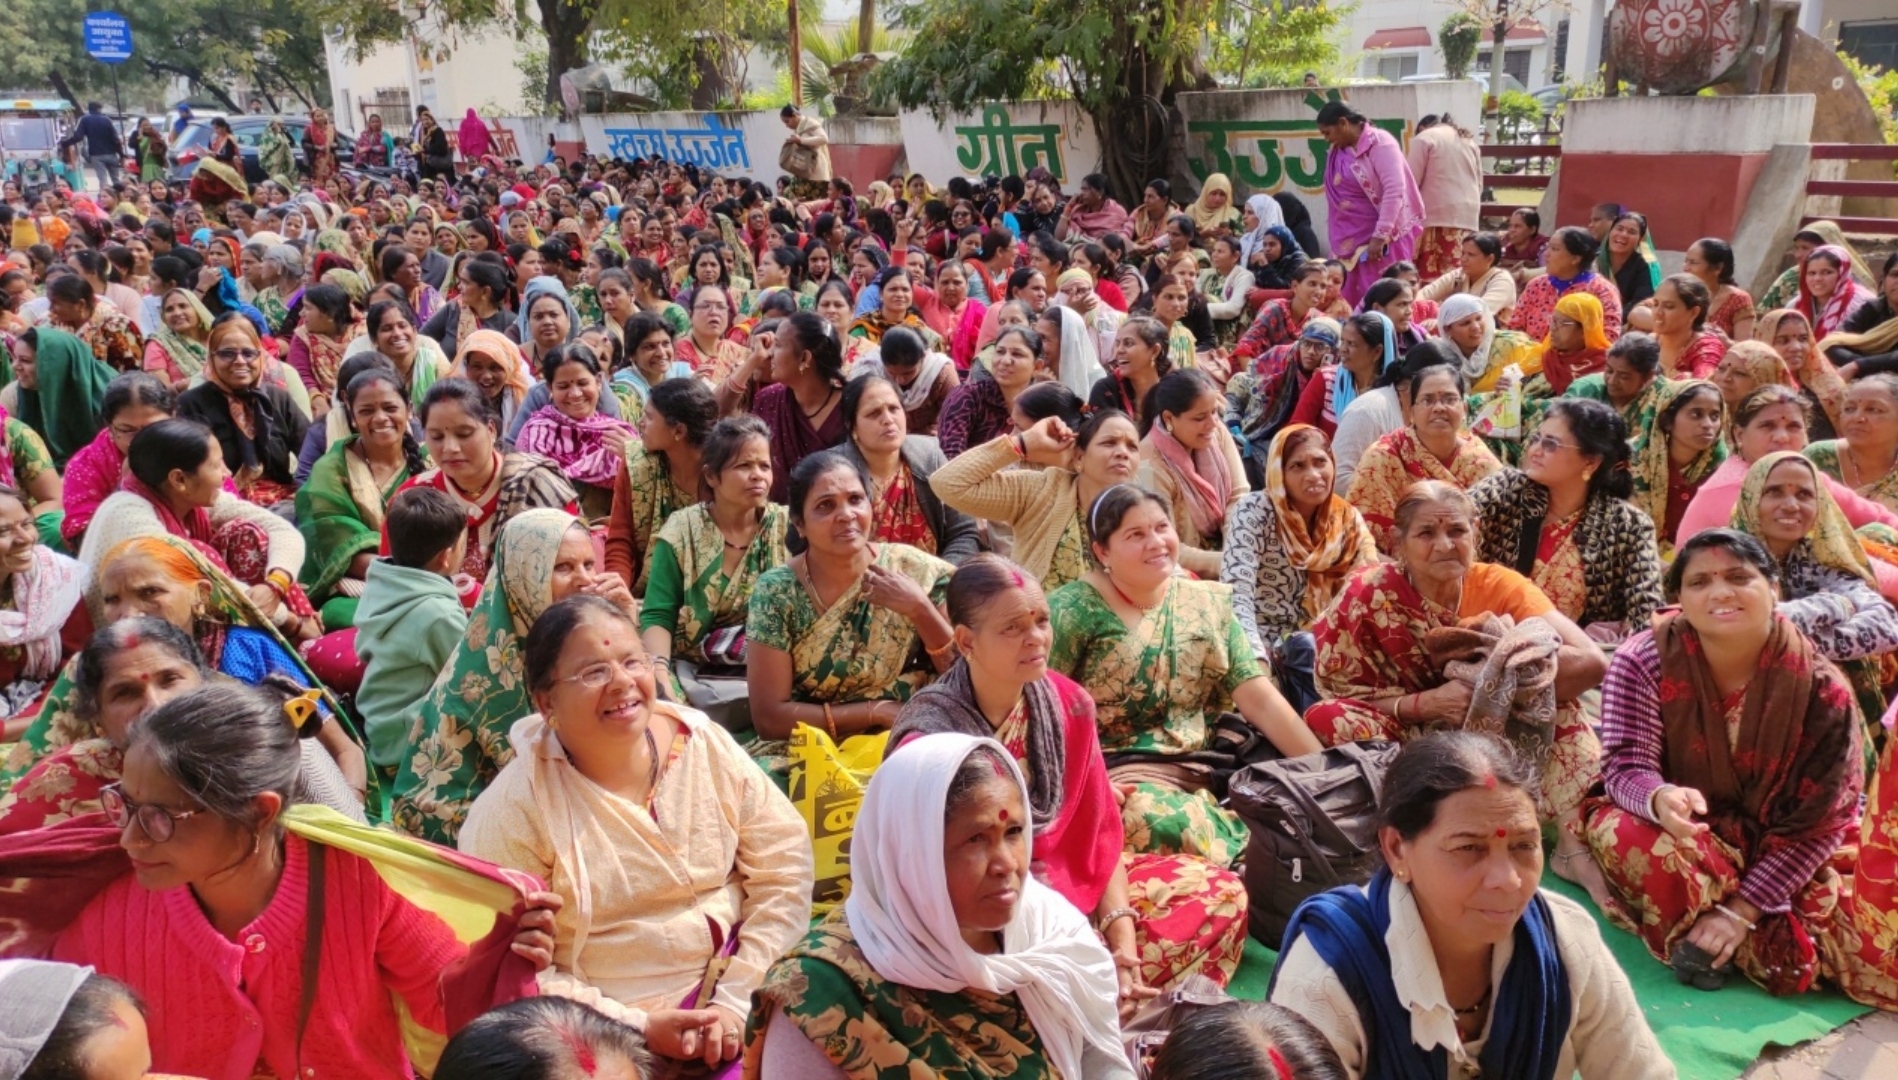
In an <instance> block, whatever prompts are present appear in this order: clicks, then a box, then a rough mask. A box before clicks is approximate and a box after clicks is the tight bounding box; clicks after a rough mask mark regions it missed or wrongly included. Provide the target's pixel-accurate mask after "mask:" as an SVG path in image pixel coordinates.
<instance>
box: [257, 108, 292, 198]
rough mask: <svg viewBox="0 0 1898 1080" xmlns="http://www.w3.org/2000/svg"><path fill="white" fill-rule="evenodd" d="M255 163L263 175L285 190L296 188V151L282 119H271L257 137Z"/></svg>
mask: <svg viewBox="0 0 1898 1080" xmlns="http://www.w3.org/2000/svg"><path fill="white" fill-rule="evenodd" d="M257 164H258V165H260V166H262V167H263V170H264V175H265V176H268V177H269V178H270V179H271V181H272V182H273V183H275V184H276V185H277V186H279V187H281V188H283V189H284V190H285V191H295V190H296V189H297V184H296V177H297V152H296V148H295V147H293V146H292V145H291V144H290V133H289V132H288V131H286V130H285V129H284V126H283V121H282V120H272V121H271V122H270V126H269V127H268V128H265V129H264V133H263V134H262V135H261V136H259V137H258V139H257Z"/></svg>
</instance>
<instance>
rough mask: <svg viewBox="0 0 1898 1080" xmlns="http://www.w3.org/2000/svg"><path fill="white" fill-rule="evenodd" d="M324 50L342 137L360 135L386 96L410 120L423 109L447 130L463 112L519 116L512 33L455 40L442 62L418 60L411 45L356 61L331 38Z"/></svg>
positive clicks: (383, 49)
mask: <svg viewBox="0 0 1898 1080" xmlns="http://www.w3.org/2000/svg"><path fill="white" fill-rule="evenodd" d="M324 48H325V50H326V52H327V54H328V59H329V74H330V89H331V93H332V95H333V99H334V101H335V104H336V113H337V116H338V121H337V123H338V126H340V127H341V128H342V129H343V130H344V131H347V132H351V133H354V132H357V131H361V130H362V127H363V122H364V117H365V116H366V115H367V113H368V112H373V111H379V110H376V109H375V108H374V107H373V105H374V102H375V101H376V100H377V98H378V95H379V94H380V93H383V92H387V91H395V92H399V93H401V94H405V95H406V98H407V107H408V108H409V109H410V110H411V112H410V114H409V115H411V116H412V115H413V112H412V110H413V109H414V108H416V107H418V106H424V105H425V106H427V107H428V108H429V110H430V111H431V112H433V113H434V114H435V118H436V119H437V120H439V121H441V123H442V124H443V126H445V127H448V128H449V129H450V130H453V128H454V125H455V123H456V122H457V121H458V120H459V119H460V117H461V115H462V114H463V113H464V112H466V111H467V110H468V109H476V110H478V111H480V112H481V113H482V114H483V115H492V114H497V113H498V114H503V115H517V114H519V113H520V112H521V92H520V90H521V73H520V69H519V68H518V67H516V66H515V62H516V60H517V59H518V57H519V55H520V42H519V40H518V39H517V38H516V37H515V35H514V34H513V33H511V32H507V31H499V30H497V31H490V32H487V33H481V34H461V35H458V36H457V37H456V38H455V41H454V45H453V47H452V48H451V49H450V51H449V55H448V56H447V57H446V58H445V59H442V60H434V59H432V58H430V57H426V56H423V55H422V54H421V53H420V52H419V51H418V50H417V49H416V48H415V47H414V46H413V44H402V45H384V46H381V47H379V48H377V49H376V50H375V51H374V52H372V53H370V54H369V55H368V56H365V57H363V58H362V59H361V60H357V59H355V58H354V57H352V56H351V55H350V51H349V49H348V47H347V46H346V45H344V44H343V43H342V42H341V41H339V40H338V39H337V37H336V35H334V34H329V35H326V36H325V38H324ZM366 106H367V107H366ZM392 119H394V118H393V117H390V116H385V117H384V120H385V121H388V120H392ZM391 126H394V127H401V126H404V125H397V124H392V125H391Z"/></svg>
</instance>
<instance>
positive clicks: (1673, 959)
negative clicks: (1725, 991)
mask: <svg viewBox="0 0 1898 1080" xmlns="http://www.w3.org/2000/svg"><path fill="white" fill-rule="evenodd" d="M1667 963H1668V966H1669V967H1671V968H1673V969H1674V978H1675V979H1676V980H1677V981H1678V982H1679V983H1680V984H1681V985H1682V986H1691V987H1694V988H1695V989H1697V990H1719V989H1721V988H1722V987H1724V986H1726V985H1727V974H1728V973H1729V972H1731V971H1732V970H1733V967H1732V965H1730V964H1729V965H1728V966H1726V967H1720V968H1717V967H1714V966H1713V957H1712V956H1711V955H1709V954H1708V952H1707V950H1705V949H1703V948H1701V947H1700V946H1698V945H1696V944H1694V943H1693V942H1691V941H1682V942H1680V943H1679V944H1677V945H1675V946H1674V951H1673V952H1672V953H1671V954H1670V955H1669V956H1668V961H1667Z"/></svg>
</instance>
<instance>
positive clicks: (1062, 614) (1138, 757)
mask: <svg viewBox="0 0 1898 1080" xmlns="http://www.w3.org/2000/svg"><path fill="white" fill-rule="evenodd" d="M1087 527H1088V540H1089V544H1090V549H1091V551H1092V553H1093V555H1094V559H1095V562H1096V564H1097V565H1098V567H1099V568H1098V569H1095V570H1090V571H1088V573H1087V574H1085V575H1083V576H1082V578H1081V579H1080V580H1079V581H1075V582H1072V583H1070V584H1068V585H1064V586H1062V587H1061V588H1059V589H1057V590H1055V593H1054V595H1053V596H1050V597H1049V598H1048V607H1049V609H1050V612H1051V615H1052V617H1053V621H1054V648H1053V650H1052V651H1051V652H1050V654H1049V656H1048V667H1049V668H1050V669H1051V670H1054V671H1059V672H1060V673H1061V674H1063V675H1066V676H1067V677H1068V678H1070V679H1073V680H1074V681H1075V682H1077V683H1080V684H1081V685H1082V686H1084V687H1086V688H1087V690H1088V692H1089V693H1090V694H1092V695H1093V696H1094V700H1095V702H1096V707H1097V708H1098V710H1099V718H1100V730H1101V750H1102V752H1103V753H1105V754H1106V755H1107V764H1108V774H1109V776H1110V777H1111V778H1112V779H1113V780H1114V782H1115V783H1116V784H1117V785H1127V784H1133V785H1136V787H1135V790H1134V791H1133V792H1132V793H1130V794H1129V795H1128V796H1127V798H1126V801H1125V802H1124V803H1123V804H1122V806H1121V822H1122V826H1123V827H1124V829H1125V830H1126V837H1127V848H1128V850H1129V851H1133V852H1136V853H1151V854H1159V855H1197V856H1200V857H1201V858H1204V859H1206V860H1207V861H1208V862H1211V863H1212V864H1213V865H1215V866H1220V867H1230V866H1231V865H1233V863H1234V862H1235V861H1237V860H1238V858H1239V857H1240V856H1241V855H1243V854H1245V847H1246V827H1245V823H1244V822H1243V821H1241V820H1240V819H1239V816H1238V815H1237V814H1235V813H1233V812H1232V811H1230V810H1224V809H1221V808H1220V807H1219V804H1218V800H1217V799H1216V798H1214V796H1213V793H1212V791H1211V790H1209V780H1210V777H1209V775H1208V774H1209V772H1210V768H1209V767H1208V766H1206V765H1204V764H1199V763H1193V762H1188V761H1185V760H1183V758H1184V757H1185V755H1190V754H1197V753H1199V752H1202V751H1206V750H1210V749H1213V747H1212V745H1211V743H1212V735H1213V720H1214V718H1216V717H1218V716H1219V715H1220V714H1221V713H1225V712H1237V713H1239V714H1240V715H1241V716H1243V717H1244V718H1245V721H1246V723H1247V724H1248V725H1250V726H1251V727H1252V728H1254V729H1255V730H1257V731H1258V732H1259V733H1260V734H1261V735H1264V736H1265V737H1266V738H1267V739H1268V740H1270V741H1271V743H1272V745H1273V746H1275V747H1277V748H1278V750H1279V752H1280V753H1282V754H1284V755H1285V756H1286V757H1296V756H1298V755H1300V754H1309V753H1315V752H1316V751H1318V750H1319V749H1321V746H1320V744H1319V742H1318V739H1317V738H1316V737H1315V736H1313V735H1312V733H1311V729H1310V728H1308V727H1306V726H1305V722H1304V721H1303V720H1301V719H1299V716H1298V713H1297V712H1296V711H1294V710H1293V709H1292V707H1291V705H1290V704H1288V703H1287V702H1286V700H1285V698H1284V697H1283V696H1282V695H1280V693H1279V691H1278V688H1277V687H1276V686H1274V685H1273V684H1272V680H1271V679H1270V678H1268V677H1267V672H1266V668H1265V665H1264V664H1263V663H1262V662H1260V660H1259V659H1258V655H1257V654H1256V652H1255V651H1254V650H1253V648H1252V646H1251V645H1250V644H1249V643H1247V641H1246V635H1245V631H1244V629H1243V628H1242V627H1241V626H1240V624H1239V620H1238V618H1237V617H1236V616H1234V614H1233V609H1232V588H1231V586H1229V585H1223V584H1220V583H1218V582H1212V581H1196V580H1191V579H1188V578H1184V577H1181V576H1180V569H1179V550H1180V538H1179V534H1178V533H1177V532H1175V531H1174V528H1173V521H1172V518H1171V517H1170V516H1169V507H1168V504H1167V502H1166V501H1165V500H1164V499H1162V498H1161V497H1160V496H1158V495H1156V494H1154V493H1153V492H1151V491H1148V490H1146V489H1145V488H1141V487H1136V486H1134V485H1132V484H1120V485H1116V486H1115V487H1112V488H1109V489H1108V490H1107V491H1106V492H1104V493H1103V494H1102V495H1101V496H1100V498H1098V499H1096V500H1095V501H1094V505H1093V506H1092V507H1090V508H1089V509H1088V513H1087Z"/></svg>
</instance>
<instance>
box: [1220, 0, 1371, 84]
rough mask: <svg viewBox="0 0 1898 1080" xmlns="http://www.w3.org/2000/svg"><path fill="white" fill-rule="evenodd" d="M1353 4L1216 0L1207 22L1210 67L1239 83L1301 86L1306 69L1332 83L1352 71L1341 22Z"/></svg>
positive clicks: (1223, 78)
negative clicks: (1342, 42) (1340, 38)
mask: <svg viewBox="0 0 1898 1080" xmlns="http://www.w3.org/2000/svg"><path fill="white" fill-rule="evenodd" d="M1354 8H1355V5H1353V4H1348V3H1346V4H1332V3H1329V2H1327V0H1317V2H1315V3H1311V2H1302V0H1259V2H1254V0H1217V3H1216V5H1215V6H1214V8H1213V11H1212V14H1211V18H1210V20H1209V22H1208V25H1207V27H1206V48H1207V54H1206V67H1207V68H1208V69H1209V70H1211V71H1212V73H1213V74H1214V75H1217V76H1219V78H1220V81H1221V82H1225V83H1230V84H1232V85H1234V86H1240V87H1260V86H1297V85H1299V84H1300V83H1301V82H1302V81H1303V80H1304V78H1305V73H1306V72H1307V71H1312V72H1317V73H1318V76H1319V78H1320V80H1322V81H1323V82H1324V83H1325V84H1326V85H1331V84H1332V83H1334V82H1335V81H1336V80H1337V79H1338V78H1340V77H1342V76H1344V75H1347V74H1349V72H1348V70H1347V69H1346V68H1345V66H1344V64H1343V56H1342V54H1341V52H1340V50H1339V48H1338V28H1339V27H1340V26H1342V25H1344V23H1345V21H1346V20H1347V19H1349V18H1350V17H1351V12H1352V11H1353V10H1354Z"/></svg>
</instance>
